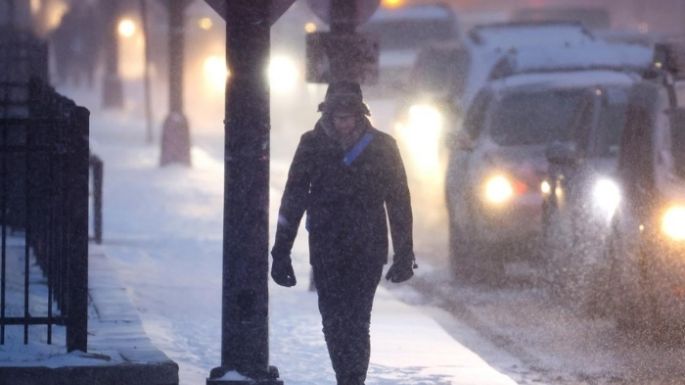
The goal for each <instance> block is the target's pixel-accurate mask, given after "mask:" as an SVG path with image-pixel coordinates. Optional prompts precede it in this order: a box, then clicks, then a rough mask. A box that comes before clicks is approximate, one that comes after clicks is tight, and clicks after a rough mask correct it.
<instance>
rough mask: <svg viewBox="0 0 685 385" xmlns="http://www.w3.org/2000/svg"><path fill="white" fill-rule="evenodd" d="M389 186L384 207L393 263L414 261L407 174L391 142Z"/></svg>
mask: <svg viewBox="0 0 685 385" xmlns="http://www.w3.org/2000/svg"><path fill="white" fill-rule="evenodd" d="M389 160H390V162H389V164H390V166H389V167H390V170H389V175H390V178H391V180H390V185H389V186H388V194H387V196H386V199H385V207H386V209H387V211H388V220H389V221H390V235H391V236H392V246H393V250H394V252H395V256H394V261H395V262H398V261H408V260H411V261H412V262H413V261H414V241H413V236H412V223H413V217H412V211H411V197H410V195H409V186H408V184H407V174H406V172H405V170H404V164H403V163H402V157H401V156H400V151H399V149H398V147H397V143H396V142H395V141H394V140H392V141H391V145H390V150H389Z"/></svg>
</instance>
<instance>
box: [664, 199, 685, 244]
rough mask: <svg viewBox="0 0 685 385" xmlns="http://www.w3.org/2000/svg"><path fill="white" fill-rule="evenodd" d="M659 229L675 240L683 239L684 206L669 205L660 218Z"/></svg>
mask: <svg viewBox="0 0 685 385" xmlns="http://www.w3.org/2000/svg"><path fill="white" fill-rule="evenodd" d="M661 230H662V231H663V232H664V233H665V234H666V235H668V236H669V237H671V238H672V239H673V240H676V241H685V206H673V207H670V208H669V209H668V210H666V212H665V213H664V216H663V217H662V218H661Z"/></svg>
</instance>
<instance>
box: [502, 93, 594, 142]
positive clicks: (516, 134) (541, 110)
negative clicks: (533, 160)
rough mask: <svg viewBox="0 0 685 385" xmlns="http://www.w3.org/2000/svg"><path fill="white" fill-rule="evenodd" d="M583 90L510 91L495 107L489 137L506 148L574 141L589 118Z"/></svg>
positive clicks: (590, 114) (587, 104) (589, 113)
mask: <svg viewBox="0 0 685 385" xmlns="http://www.w3.org/2000/svg"><path fill="white" fill-rule="evenodd" d="M589 95H590V94H589V93H588V92H587V91H586V90H584V89H577V90H563V91H559V90H544V91H537V92H512V93H509V94H508V95H506V96H505V97H504V98H503V99H502V100H501V101H500V102H499V103H498V104H497V105H496V106H495V107H494V113H493V119H492V124H491V127H490V134H491V135H492V138H493V140H494V141H495V143H498V144H500V145H505V146H516V145H533V144H547V143H552V142H555V141H561V142H564V141H572V140H574V139H576V134H577V130H578V128H580V127H581V125H582V124H588V123H589V122H590V121H591V119H592V108H591V106H592V98H591V97H590V96H589Z"/></svg>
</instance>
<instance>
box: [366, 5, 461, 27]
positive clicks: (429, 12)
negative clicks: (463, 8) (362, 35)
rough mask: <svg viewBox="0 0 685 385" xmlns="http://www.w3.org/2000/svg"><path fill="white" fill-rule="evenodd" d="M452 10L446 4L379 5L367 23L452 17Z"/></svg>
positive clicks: (453, 14)
mask: <svg viewBox="0 0 685 385" xmlns="http://www.w3.org/2000/svg"><path fill="white" fill-rule="evenodd" d="M455 17H456V15H455V13H454V11H453V10H452V9H451V8H450V7H449V6H448V5H446V4H442V3H437V4H416V5H405V6H402V7H398V8H385V7H379V8H378V10H376V12H374V13H373V15H372V16H371V19H369V23H374V22H384V21H399V20H408V19H409V20H411V19H413V20H432V19H454V18H455Z"/></svg>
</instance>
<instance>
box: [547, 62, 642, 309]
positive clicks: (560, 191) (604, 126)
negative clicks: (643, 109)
mask: <svg viewBox="0 0 685 385" xmlns="http://www.w3.org/2000/svg"><path fill="white" fill-rule="evenodd" d="M641 79H642V77H641V75H640V74H638V73H630V72H626V73H621V72H613V73H607V74H606V76H605V77H604V78H602V79H598V82H597V83H596V84H594V85H593V88H594V90H595V93H596V97H595V98H594V101H593V103H594V110H595V111H596V112H595V113H594V114H593V117H592V121H591V122H590V123H589V124H587V125H586V126H584V127H582V129H581V131H579V133H578V135H577V137H576V138H575V140H574V141H573V142H567V143H553V144H551V145H549V146H548V147H547V148H546V151H545V153H546V154H545V155H546V157H547V161H548V164H549V167H548V172H547V175H546V176H545V178H544V180H543V182H542V183H543V185H542V189H543V218H542V223H541V225H542V230H541V234H542V241H541V243H540V251H539V254H540V256H541V260H542V261H543V263H542V268H541V270H542V271H541V272H540V274H539V278H540V283H541V284H542V285H543V286H544V287H546V288H548V289H550V290H551V291H552V292H553V294H555V295H556V296H557V297H558V298H562V299H565V300H567V302H568V303H569V304H574V305H577V307H578V308H581V309H583V310H588V311H591V310H592V305H594V304H597V303H596V302H594V301H593V299H594V297H593V294H594V293H595V289H596V287H595V285H596V284H597V281H596V279H597V278H598V277H597V276H596V275H594V266H595V265H596V264H598V263H599V262H600V261H601V256H600V255H598V250H601V247H602V245H603V242H604V241H605V239H606V237H607V234H608V232H609V229H610V224H611V219H612V216H613V214H614V212H615V210H616V208H617V206H618V203H619V201H620V193H619V188H618V186H617V184H616V182H615V180H614V176H615V174H616V169H617V165H618V148H619V142H620V138H621V132H622V130H623V125H624V124H625V121H626V118H627V109H628V99H629V97H630V93H631V90H632V88H633V87H634V86H635V85H636V84H637V83H639V82H640V81H641Z"/></svg>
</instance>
